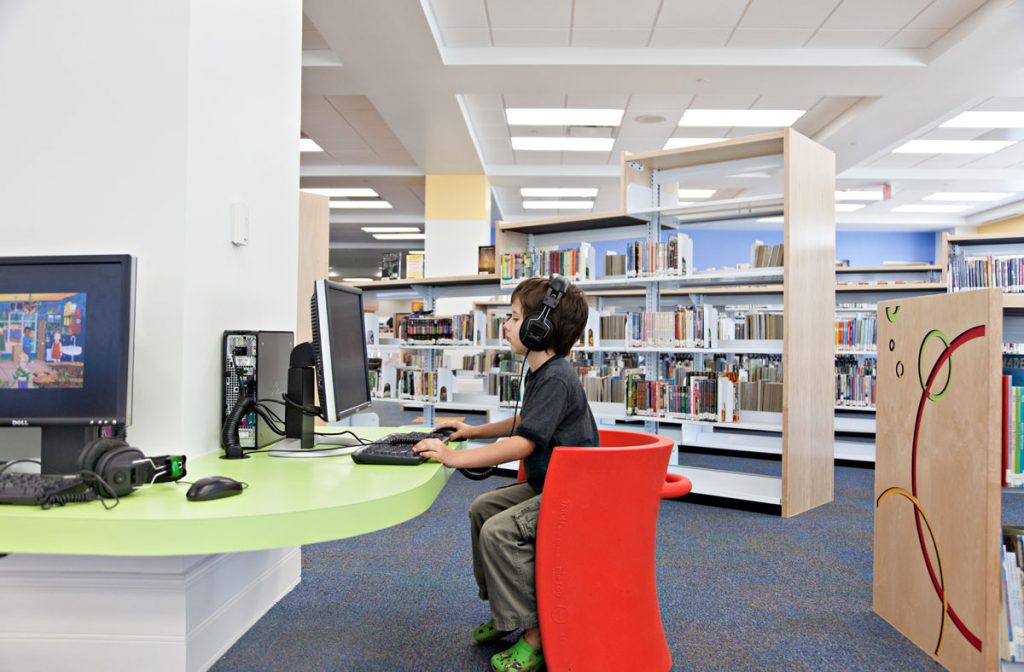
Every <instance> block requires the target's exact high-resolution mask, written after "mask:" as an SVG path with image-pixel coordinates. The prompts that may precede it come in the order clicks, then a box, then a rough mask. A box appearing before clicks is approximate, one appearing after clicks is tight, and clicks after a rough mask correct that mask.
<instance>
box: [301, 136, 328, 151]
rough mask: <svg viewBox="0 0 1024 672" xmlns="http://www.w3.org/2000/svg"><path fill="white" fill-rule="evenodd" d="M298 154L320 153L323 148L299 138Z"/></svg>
mask: <svg viewBox="0 0 1024 672" xmlns="http://www.w3.org/2000/svg"><path fill="white" fill-rule="evenodd" d="M299 151H300V152H322V151H324V148H323V147H321V146H320V145H318V144H316V142H314V141H313V140H311V139H309V138H299Z"/></svg>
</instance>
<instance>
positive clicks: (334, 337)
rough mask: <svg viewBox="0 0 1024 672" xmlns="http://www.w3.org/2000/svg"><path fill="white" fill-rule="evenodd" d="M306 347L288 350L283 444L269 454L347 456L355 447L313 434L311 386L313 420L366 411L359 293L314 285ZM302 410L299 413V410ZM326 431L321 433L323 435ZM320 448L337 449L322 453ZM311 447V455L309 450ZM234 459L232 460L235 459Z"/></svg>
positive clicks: (330, 431)
mask: <svg viewBox="0 0 1024 672" xmlns="http://www.w3.org/2000/svg"><path fill="white" fill-rule="evenodd" d="M311 303H312V316H311V322H312V330H313V339H312V341H311V342H310V343H300V344H299V345H297V346H295V349H294V350H293V351H292V357H291V368H290V370H289V373H288V401H289V403H288V405H287V406H286V409H285V429H286V433H287V437H288V440H285V441H282V442H280V443H278V444H275V446H274V449H273V450H271V451H270V454H271V455H272V456H276V457H328V456H331V455H339V454H344V453H347V452H351V451H352V450H353V449H354V448H355V447H358V446H359V445H361V444H360V442H359V441H358V440H357V439H356V438H355V437H353V436H351V435H347V434H340V433H338V432H339V431H341V430H339V429H336V428H327V429H325V430H324V431H323V432H321V433H320V434H317V435H315V438H314V430H313V422H312V417H311V415H312V404H313V389H312V388H313V385H314V379H315V385H316V388H317V392H318V396H319V413H318V415H319V416H320V417H321V418H322V419H323V420H326V421H327V422H337V421H339V420H342V419H344V418H347V417H348V416H351V415H354V414H355V413H358V412H359V411H361V410H363V409H365V408H367V407H368V406H370V404H371V403H372V400H371V398H370V371H369V362H368V360H367V355H366V342H365V341H364V340H363V339H364V338H365V333H366V330H365V329H364V326H363V292H362V290H360V289H356V288H355V287H348V286H347V285H342V284H339V283H337V282H330V281H329V280H317V281H316V282H314V283H313V297H312V302H311ZM300 408H303V409H305V410H304V411H300V410H299V409H300ZM325 432H326V433H325ZM324 444H329V445H337V446H339V449H338V450H335V451H329V450H325V449H323V448H322V447H321V446H323V445H324ZM311 448H316V450H309V449H311ZM235 456H236V457H237V455H235Z"/></svg>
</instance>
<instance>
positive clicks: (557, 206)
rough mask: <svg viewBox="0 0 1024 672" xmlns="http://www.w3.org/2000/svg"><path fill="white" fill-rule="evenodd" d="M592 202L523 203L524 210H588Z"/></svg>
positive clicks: (592, 204) (591, 206)
mask: <svg viewBox="0 0 1024 672" xmlns="http://www.w3.org/2000/svg"><path fill="white" fill-rule="evenodd" d="M593 207H594V202H593V201H523V209H524V210H590V209H591V208H593Z"/></svg>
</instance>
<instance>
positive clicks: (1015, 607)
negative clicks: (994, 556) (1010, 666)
mask: <svg viewBox="0 0 1024 672" xmlns="http://www.w3.org/2000/svg"><path fill="white" fill-rule="evenodd" d="M1000 561H1001V563H1000V564H1001V567H1000V569H1001V570H1002V572H1001V574H1002V587H1003V593H1002V598H1003V599H1002V601H1001V604H1000V614H999V615H1000V624H999V625H1000V627H999V630H1000V633H1002V635H1003V636H1002V637H1000V642H999V655H1000V657H1001V658H1002V659H1003V660H1008V661H1011V662H1017V663H1020V662H1024V528H1019V527H1009V526H1007V527H1003V536H1002V548H1001V550H1000Z"/></svg>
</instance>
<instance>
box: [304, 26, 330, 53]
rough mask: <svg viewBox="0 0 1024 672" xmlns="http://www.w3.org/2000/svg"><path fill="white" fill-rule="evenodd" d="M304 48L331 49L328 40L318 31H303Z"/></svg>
mask: <svg viewBox="0 0 1024 672" xmlns="http://www.w3.org/2000/svg"><path fill="white" fill-rule="evenodd" d="M302 48H303V49H330V48H331V47H330V45H328V44H327V40H325V39H324V36H323V35H321V34H320V32H319V31H317V30H303V31H302Z"/></svg>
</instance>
